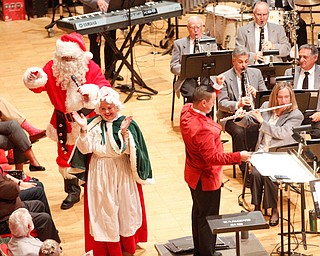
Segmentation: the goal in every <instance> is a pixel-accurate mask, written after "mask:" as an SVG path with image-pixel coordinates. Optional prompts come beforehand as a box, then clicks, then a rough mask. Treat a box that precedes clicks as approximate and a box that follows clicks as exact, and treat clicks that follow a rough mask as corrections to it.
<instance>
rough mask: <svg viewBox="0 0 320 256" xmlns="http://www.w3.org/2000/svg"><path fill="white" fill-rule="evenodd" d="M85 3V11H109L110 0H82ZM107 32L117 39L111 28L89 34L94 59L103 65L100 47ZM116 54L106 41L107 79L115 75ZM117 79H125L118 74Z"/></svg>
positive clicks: (105, 62) (111, 37) (114, 31)
mask: <svg viewBox="0 0 320 256" xmlns="http://www.w3.org/2000/svg"><path fill="white" fill-rule="evenodd" d="M80 1H81V2H82V3H83V12H84V13H91V12H98V11H100V12H107V11H108V7H109V2H110V0H80ZM105 33H108V34H109V37H110V39H111V40H113V41H114V42H115V41H116V34H117V32H116V30H110V31H107V32H103V33H102V34H101V33H94V34H89V35H88V36H89V40H90V52H92V54H93V58H92V60H93V61H94V62H95V63H97V64H98V65H99V66H100V67H101V55H100V47H101V44H102V36H104V34H105ZM115 57H116V56H115V54H114V52H113V50H112V48H111V47H110V45H109V44H108V43H107V42H106V41H105V43H104V66H105V73H104V75H105V77H106V79H112V78H113V77H114V75H115V68H116V66H115V63H116V62H115ZM116 80H118V81H123V77H122V76H121V75H118V76H117V77H116Z"/></svg>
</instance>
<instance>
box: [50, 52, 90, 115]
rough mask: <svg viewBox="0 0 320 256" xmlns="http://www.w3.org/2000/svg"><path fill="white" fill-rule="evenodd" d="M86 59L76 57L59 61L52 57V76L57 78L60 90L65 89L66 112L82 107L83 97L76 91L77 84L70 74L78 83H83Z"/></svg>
mask: <svg viewBox="0 0 320 256" xmlns="http://www.w3.org/2000/svg"><path fill="white" fill-rule="evenodd" d="M87 63H88V61H87V60H86V59H85V58H84V57H83V58H77V59H76V60H74V61H61V58H59V57H56V56H54V58H53V66H52V71H53V76H54V77H55V78H56V79H57V81H56V85H57V86H61V88H62V90H66V91H67V96H66V97H67V98H66V110H67V111H68V112H71V111H77V110H80V109H81V108H83V99H82V96H81V94H80V93H79V92H78V91H77V90H78V88H77V85H76V84H75V82H74V81H73V80H72V78H71V76H72V75H74V76H76V78H77V80H78V82H79V83H80V84H85V82H86V73H87V71H88V70H89V69H88V64H87Z"/></svg>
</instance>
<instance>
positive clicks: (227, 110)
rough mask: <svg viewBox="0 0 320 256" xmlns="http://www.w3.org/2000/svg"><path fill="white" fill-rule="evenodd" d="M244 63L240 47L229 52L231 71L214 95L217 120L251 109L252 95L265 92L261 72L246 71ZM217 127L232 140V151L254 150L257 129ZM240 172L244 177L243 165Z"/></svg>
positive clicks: (230, 125)
mask: <svg viewBox="0 0 320 256" xmlns="http://www.w3.org/2000/svg"><path fill="white" fill-rule="evenodd" d="M248 62H249V52H248V51H247V50H246V49H245V48H244V47H236V48H235V49H234V50H233V52H232V64H233V67H232V68H231V69H229V70H228V71H226V72H225V73H224V76H225V80H224V84H223V87H222V88H221V91H220V93H219V94H218V111H217V117H218V120H220V119H221V118H224V117H228V116H231V115H234V114H235V112H236V111H237V109H239V108H242V107H244V106H251V105H252V104H254V98H255V96H256V92H257V91H264V90H267V88H266V86H265V84H264V80H263V77H262V74H261V71H260V70H259V69H256V68H248ZM243 75H246V77H247V78H248V86H247V89H246V88H242V87H245V85H244V84H243V80H242V76H243ZM246 90H247V92H248V93H246ZM220 123H221V122H220ZM221 125H222V127H223V129H224V130H225V131H226V132H227V133H229V134H230V135H231V136H232V139H233V150H234V151H242V150H251V149H254V147H255V144H256V141H257V137H258V128H257V127H251V128H248V129H244V128H243V127H239V126H238V125H236V124H234V122H233V121H232V120H229V121H227V122H222V123H221ZM240 169H241V171H242V173H243V174H244V170H245V163H242V164H241V165H240Z"/></svg>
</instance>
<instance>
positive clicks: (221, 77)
mask: <svg viewBox="0 0 320 256" xmlns="http://www.w3.org/2000/svg"><path fill="white" fill-rule="evenodd" d="M224 80H225V76H224V75H223V74H220V75H218V76H216V83H217V84H218V85H220V86H221V85H223V83H224Z"/></svg>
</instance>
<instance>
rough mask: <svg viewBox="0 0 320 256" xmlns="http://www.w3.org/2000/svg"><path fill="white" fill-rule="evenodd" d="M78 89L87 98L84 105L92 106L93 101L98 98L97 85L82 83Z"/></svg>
mask: <svg viewBox="0 0 320 256" xmlns="http://www.w3.org/2000/svg"><path fill="white" fill-rule="evenodd" d="M78 91H79V93H80V94H81V95H82V96H84V97H87V98H88V101H87V102H86V103H85V105H86V107H87V108H94V102H95V101H96V100H97V98H98V92H99V87H98V86H97V85H95V84H84V85H81V86H80V87H79V89H78Z"/></svg>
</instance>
